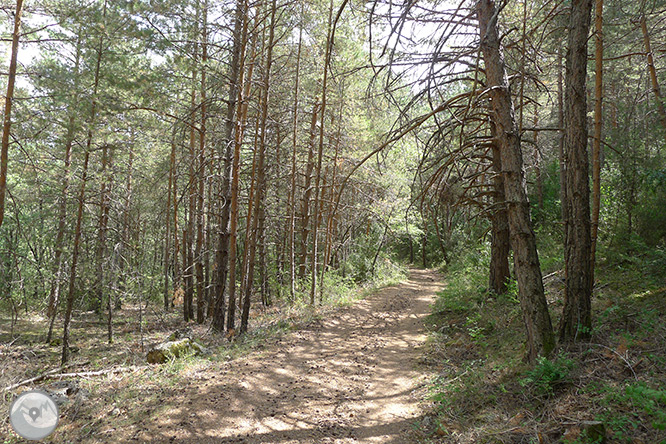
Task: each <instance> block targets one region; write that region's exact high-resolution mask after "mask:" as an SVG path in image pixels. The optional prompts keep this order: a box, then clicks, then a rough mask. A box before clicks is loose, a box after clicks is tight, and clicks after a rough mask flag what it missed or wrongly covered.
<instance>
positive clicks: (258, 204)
mask: <svg viewBox="0 0 666 444" xmlns="http://www.w3.org/2000/svg"><path fill="white" fill-rule="evenodd" d="M276 11H277V2H276V0H272V2H271V14H270V16H271V19H270V24H269V33H268V47H267V54H266V65H265V67H264V79H263V80H264V82H263V85H262V87H263V93H262V94H261V117H260V121H259V128H258V129H259V144H258V149H259V152H258V159H257V172H256V192H255V194H254V196H253V198H254V201H253V202H248V207H249V206H253V207H254V211H253V212H252V213H250V212H249V211H248V229H249V230H250V232H249V233H250V237H251V239H250V242H249V243H246V249H247V250H249V251H248V252H247V258H248V264H247V275H246V285H245V294H244V295H243V297H244V299H243V313H242V316H241V327H240V332H241V333H243V332H246V331H247V324H248V320H249V315H250V303H251V297H252V290H253V288H252V287H253V284H254V263H255V255H256V248H257V241H258V239H259V240H260V239H261V237H262V235H260V234H259V221H260V218H261V217H262V212H263V205H264V196H265V180H264V179H265V176H266V174H265V166H264V162H265V157H266V143H267V142H266V140H267V139H266V131H267V122H268V105H269V102H270V82H271V69H272V65H273V46H274V41H275V13H276ZM250 214H253V218H252V226H251V228H250V227H249V224H250V217H249V216H250ZM262 229H263V226H262ZM263 272H264V271H262V273H263Z"/></svg>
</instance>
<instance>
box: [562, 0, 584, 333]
mask: <svg viewBox="0 0 666 444" xmlns="http://www.w3.org/2000/svg"><path fill="white" fill-rule="evenodd" d="M591 11H592V0H575V1H574V2H573V3H572V7H571V15H570V21H569V39H568V40H569V44H568V48H567V59H566V74H565V75H566V78H565V85H566V89H565V95H564V127H565V141H564V143H565V150H566V153H567V171H566V190H567V201H566V206H567V208H568V213H569V218H568V220H567V221H566V222H565V229H566V233H567V235H566V238H565V245H564V250H565V268H566V278H565V282H566V287H565V294H564V309H563V313H562V318H561V322H560V339H561V340H562V341H575V340H579V339H584V338H588V337H589V336H590V329H591V327H592V316H591V307H590V293H591V291H590V289H591V286H590V257H591V244H590V243H591V238H590V188H589V178H588V171H589V167H588V158H587V98H586V77H587V39H588V34H589V31H590V15H591V14H590V13H591Z"/></svg>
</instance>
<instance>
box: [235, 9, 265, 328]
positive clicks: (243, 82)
mask: <svg viewBox="0 0 666 444" xmlns="http://www.w3.org/2000/svg"><path fill="white" fill-rule="evenodd" d="M241 1H243V3H244V9H245V10H246V9H247V2H246V0H241ZM260 10H261V7H260V6H257V13H258V12H259V11H260ZM247 29H248V20H247V15H246V14H244V15H243V31H242V35H241V57H240V69H239V78H238V85H239V88H238V104H237V111H236V132H235V134H234V155H233V161H232V167H231V208H230V221H229V306H228V312H227V330H228V331H229V332H232V331H234V330H235V328H236V249H237V245H236V240H237V237H238V182H239V179H240V157H241V145H242V144H243V133H244V131H245V122H246V120H247V109H248V101H249V100H250V91H251V86H252V72H253V70H254V63H253V62H254V60H253V59H254V53H253V54H252V56H251V57H250V58H251V59H252V60H251V63H249V66H248V69H247V74H246V73H245V48H246V46H247ZM251 46H252V48H253V51H254V45H251ZM245 75H247V79H245Z"/></svg>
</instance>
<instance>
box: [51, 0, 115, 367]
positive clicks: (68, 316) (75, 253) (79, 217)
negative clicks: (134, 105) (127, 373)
mask: <svg viewBox="0 0 666 444" xmlns="http://www.w3.org/2000/svg"><path fill="white" fill-rule="evenodd" d="M106 4H107V2H106V0H105V1H104V10H103V16H104V17H106ZM103 49H104V37H100V38H99V45H98V47H97V59H96V61H95V77H94V81H93V94H92V103H91V106H90V119H89V121H88V134H87V136H86V147H85V157H84V160H83V172H82V173H81V188H80V190H79V201H78V210H77V213H76V226H75V229H74V245H73V247H72V264H71V267H70V273H69V288H68V291H67V305H66V307H65V320H64V323H63V331H62V364H63V365H64V364H65V363H66V362H67V361H68V360H69V326H70V323H71V320H72V310H73V308H74V290H75V288H76V273H77V266H78V259H79V247H80V244H81V223H82V221H83V207H84V202H85V195H86V184H87V181H88V164H89V161H90V150H91V148H92V141H93V130H94V127H95V123H96V117H97V94H98V91H99V78H100V68H101V66H102V52H103Z"/></svg>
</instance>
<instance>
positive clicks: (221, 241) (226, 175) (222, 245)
mask: <svg viewBox="0 0 666 444" xmlns="http://www.w3.org/2000/svg"><path fill="white" fill-rule="evenodd" d="M245 11H246V5H245V3H244V2H243V0H238V1H237V3H236V17H235V23H234V38H233V40H234V42H233V44H234V46H233V51H232V54H233V55H232V60H231V67H230V72H229V96H228V98H229V100H228V103H227V111H226V116H225V121H226V122H225V132H224V139H223V141H224V148H223V151H222V153H223V158H224V171H223V173H222V174H223V180H222V193H223V202H224V203H223V205H222V208H221V214H220V228H219V234H218V245H217V251H216V253H215V264H216V277H215V312H214V315H213V328H214V329H215V330H217V331H218V332H222V331H224V321H225V313H226V310H225V308H226V307H225V302H226V298H225V287H226V283H227V271H228V270H229V240H230V229H231V227H230V221H231V195H232V190H231V184H232V174H233V160H232V159H233V149H232V146H233V140H232V137H231V136H232V134H233V130H234V115H235V112H236V108H237V106H238V104H237V102H238V91H239V89H240V88H239V75H240V70H241V50H242V51H243V52H244V51H245V46H244V45H245V44H244V41H243V40H244V38H245V37H244V35H245V34H244V33H245V32H247V27H246V25H245V22H246V20H247V18H246V17H245Z"/></svg>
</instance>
